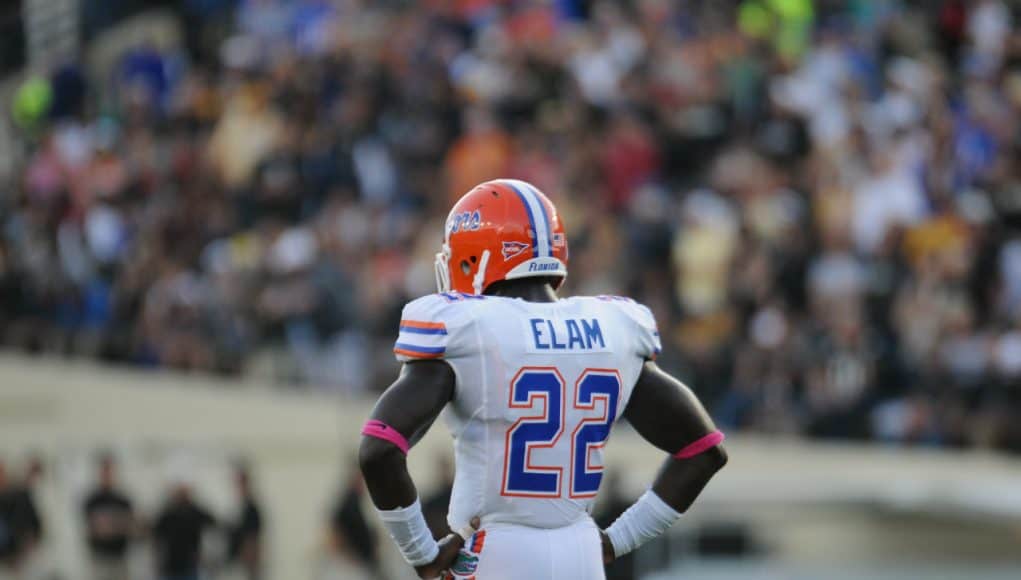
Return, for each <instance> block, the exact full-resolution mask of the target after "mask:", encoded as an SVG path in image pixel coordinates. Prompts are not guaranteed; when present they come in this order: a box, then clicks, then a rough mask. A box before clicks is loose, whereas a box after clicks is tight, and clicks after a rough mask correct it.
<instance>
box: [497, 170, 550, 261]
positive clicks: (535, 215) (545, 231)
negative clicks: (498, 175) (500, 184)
mask: <svg viewBox="0 0 1021 580" xmlns="http://www.w3.org/2000/svg"><path fill="white" fill-rule="evenodd" d="M506 181H507V184H508V185H510V187H511V189H513V190H514V193H516V194H518V197H520V198H521V202H522V203H523V204H525V211H526V212H527V213H528V224H529V225H530V226H532V231H533V232H534V233H535V237H534V238H533V239H532V257H535V258H538V257H548V256H552V255H553V253H552V252H551V248H550V245H551V244H550V235H549V226H548V225H547V221H546V210H545V208H544V207H543V206H542V202H541V201H539V198H538V196H536V195H535V194H534V193H533V192H532V191H531V190H530V189H529V188H528V186H527V185H526V184H525V183H524V182H522V181H518V180H516V179H508V180H506Z"/></svg>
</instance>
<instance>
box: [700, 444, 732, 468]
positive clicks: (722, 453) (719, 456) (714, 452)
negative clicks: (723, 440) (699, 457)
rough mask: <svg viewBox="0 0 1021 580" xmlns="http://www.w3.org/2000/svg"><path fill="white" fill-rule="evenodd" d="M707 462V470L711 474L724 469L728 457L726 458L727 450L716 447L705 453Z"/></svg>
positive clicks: (720, 446) (721, 446) (719, 446)
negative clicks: (710, 471)
mask: <svg viewBox="0 0 1021 580" xmlns="http://www.w3.org/2000/svg"><path fill="white" fill-rule="evenodd" d="M705 455H706V460H707V468H708V469H710V470H712V472H713V473H716V472H717V471H719V470H721V469H723V468H724V466H726V465H727V461H728V460H729V457H728V456H727V450H726V449H724V447H723V445H717V446H716V447H713V448H712V449H709V450H707V451H706V452H705Z"/></svg>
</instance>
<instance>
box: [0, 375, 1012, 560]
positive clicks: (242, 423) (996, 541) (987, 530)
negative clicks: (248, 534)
mask: <svg viewBox="0 0 1021 580" xmlns="http://www.w3.org/2000/svg"><path fill="white" fill-rule="evenodd" d="M370 406H371V401H368V400H344V399H341V398H339V397H335V396H329V395H326V394H323V393H321V392H309V391H287V390H281V389H276V388H270V387H262V386H258V385H249V384H244V385H241V384H239V383H236V382H231V381H224V380H219V379H216V378H211V377H197V376H193V375H180V374H173V373H167V372H160V373H147V372H144V371H137V370H124V369H114V368H109V367H102V366H97V365H94V364H92V363H83V362H68V361H65V360H59V359H43V358H26V357H21V356H13V355H0V457H2V458H3V459H4V460H5V461H6V462H7V463H8V466H9V467H10V466H11V465H13V464H16V463H17V462H18V461H20V460H21V459H22V458H23V457H25V456H26V455H27V454H29V453H39V454H41V455H42V456H43V457H44V458H45V460H46V462H47V466H48V472H47V474H46V477H45V479H44V484H43V487H42V489H41V490H40V496H41V497H40V503H41V505H42V509H43V513H44V516H45V517H46V518H47V533H48V542H49V546H48V550H49V552H50V553H52V554H53V556H54V559H55V560H56V561H57V562H59V565H60V566H61V568H62V569H64V570H75V569H78V565H79V563H80V562H81V559H82V558H83V556H84V551H83V549H82V548H83V546H82V540H81V537H82V536H81V522H80V517H79V515H78V514H79V512H78V505H79V502H80V501H81V497H82V494H83V493H84V492H85V490H86V489H87V487H88V485H90V483H91V478H92V466H91V458H92V457H93V456H94V454H95V452H96V451H98V450H102V449H110V450H113V451H115V452H116V453H117V454H118V456H120V457H121V458H122V464H123V470H122V471H123V480H124V484H125V487H126V488H128V489H129V490H130V492H131V493H132V494H134V496H135V497H136V498H137V503H138V505H139V507H140V509H141V511H142V512H143V513H152V511H154V510H155V509H156V508H157V507H158V505H159V503H160V501H161V499H162V497H163V494H164V493H165V491H166V489H167V486H168V485H169V483H170V482H171V481H174V480H181V479H183V480H186V481H189V482H190V483H192V484H193V485H194V486H195V488H196V490H197V493H198V495H199V497H200V498H202V499H203V500H204V501H206V502H207V503H208V504H209V505H210V506H212V507H213V509H214V511H217V513H223V514H226V513H229V512H230V510H231V509H232V503H231V502H232V498H231V490H230V479H229V464H230V461H231V460H232V459H233V458H236V457H244V458H245V459H246V460H248V461H249V462H250V463H251V464H252V466H253V467H254V470H255V474H256V482H257V489H258V492H259V495H260V497H261V498H262V501H263V503H264V505H265V509H266V511H267V512H268V514H269V521H270V525H269V529H268V536H267V541H268V548H269V558H268V561H269V565H270V567H271V573H270V575H269V577H271V578H311V577H313V575H314V572H313V570H312V567H313V566H314V563H313V562H314V561H315V559H316V554H317V550H318V549H319V546H320V545H321V543H322V534H323V529H324V526H325V523H326V519H327V516H328V511H329V509H330V507H331V505H332V503H333V501H334V500H335V495H336V491H337V488H338V485H339V484H340V483H341V482H343V481H344V479H345V477H346V475H347V473H349V470H350V468H351V467H352V463H351V461H352V458H353V454H354V452H355V446H356V442H357V441H358V430H359V427H360V425H361V424H362V422H363V420H364V417H365V416H366V414H367V413H368V411H369V409H370ZM447 441H448V436H447V435H446V433H445V429H443V428H442V427H441V426H440V427H438V428H435V429H434V430H433V432H432V433H430V435H429V436H428V437H427V438H426V439H425V440H424V441H423V443H422V445H421V447H420V448H416V451H415V452H414V453H413V454H412V455H411V460H410V464H411V468H412V471H413V473H414V474H415V476H416V478H417V479H418V481H419V482H421V484H422V486H423V487H426V486H428V485H431V484H432V482H433V481H434V479H435V477H436V474H435V473H434V470H435V465H436V463H437V457H438V456H440V455H442V454H446V453H448V451H447V449H448V445H447ZM728 451H729V453H730V457H731V461H730V464H729V465H728V468H727V469H726V470H724V471H723V472H722V474H721V475H720V477H719V478H718V480H714V481H713V482H712V483H711V484H710V486H709V488H708V489H707V492H706V495H705V498H704V500H705V501H700V502H699V503H698V504H697V505H696V507H695V508H694V509H693V511H692V513H691V514H689V515H688V516H687V517H686V518H685V520H684V522H685V523H684V525H687V526H692V525H695V524H696V523H698V522H706V521H709V522H712V521H724V522H734V521H740V522H741V523H742V524H746V525H749V526H751V527H752V528H754V527H756V526H758V527H760V528H763V529H765V528H767V527H768V528H769V530H770V531H769V542H768V543H769V545H768V546H766V548H768V550H769V552H770V553H771V555H772V556H773V557H779V558H781V559H785V560H788V561H797V562H812V561H822V560H829V559H832V558H843V559H845V560H846V561H848V562H851V561H856V560H859V559H870V558H879V559H888V558H891V557H896V556H897V555H898V554H899V555H901V556H906V557H925V558H930V557H932V558H939V557H940V555H942V556H944V557H946V558H949V559H961V558H963V559H966V560H967V559H972V558H973V559H975V560H976V561H984V562H994V563H995V562H1001V563H1003V564H1005V565H1019V566H1021V561H1019V559H1018V558H1019V556H1018V555H1017V554H1019V553H1021V549H1019V542H1021V540H1019V538H1021V534H1019V533H1018V532H1019V530H1021V461H1019V460H1017V459H1013V458H1009V457H1006V456H1001V455H994V454H985V453H975V452H967V453H965V452H947V451H930V450H914V449H913V450H906V449H894V448H882V447H876V446H859V445H847V444H839V445H835V444H818V443H807V442H804V441H797V440H788V439H766V438H758V437H755V438H750V437H742V436H732V437H730V438H729V440H728ZM661 457H662V456H661V454H660V453H659V452H657V451H656V450H655V449H652V448H651V447H650V446H648V445H646V444H644V443H643V442H642V441H641V440H640V439H638V438H637V437H636V436H635V435H634V433H633V432H631V430H630V429H629V428H627V427H626V426H621V427H618V429H617V431H616V432H615V436H614V438H613V439H612V440H611V443H610V445H609V446H608V458H609V462H608V463H609V469H611V470H614V471H616V472H617V473H619V474H620V475H621V476H622V478H623V484H624V487H625V489H626V490H627V492H628V493H629V494H634V495H637V494H638V493H640V492H641V491H642V489H643V487H644V486H645V485H647V483H648V482H649V481H651V478H652V476H653V473H654V471H655V469H656V467H657V466H658V464H659V461H660V459H661ZM919 518H922V520H921V521H923V522H927V523H925V524H924V525H923V526H921V527H920V526H919V525H917V524H918V521H919ZM905 519H908V520H912V521H914V522H915V523H914V524H912V525H910V526H905V525H903V520H905ZM909 528H910V529H912V530H917V529H925V530H931V531H932V533H931V534H929V535H927V536H923V537H912V536H915V535H916V533H917V532H912V533H910V534H909V533H904V531H905V530H907V529H909ZM953 530H960V532H954V531H953ZM834 542H839V543H840V545H841V549H840V552H839V554H835V553H833V551H832V550H831V549H829V548H830V547H832V546H833V545H834ZM383 545H384V546H386V549H389V544H388V543H386V542H384V543H383Z"/></svg>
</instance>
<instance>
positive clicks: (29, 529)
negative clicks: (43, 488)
mask: <svg viewBox="0 0 1021 580" xmlns="http://www.w3.org/2000/svg"><path fill="white" fill-rule="evenodd" d="M0 470H2V468H0ZM42 476H43V463H42V459H41V458H40V457H39V456H37V455H33V456H31V457H30V458H29V460H28V462H27V464H26V466H25V472H24V475H23V476H22V478H21V479H20V481H18V480H13V481H7V483H6V490H3V488H4V484H3V483H2V482H0V513H4V512H6V513H7V514H8V515H7V517H6V518H4V517H3V516H0V519H6V520H7V522H8V523H7V527H8V534H9V535H10V539H9V540H8V542H9V545H10V546H12V547H13V552H12V554H11V555H10V558H11V559H10V560H9V565H10V566H12V567H13V568H14V569H15V570H20V571H21V572H22V573H23V574H24V575H25V576H26V577H28V578H38V577H39V575H40V573H41V570H42V569H43V568H45V567H46V566H47V565H48V563H47V562H45V561H43V560H44V559H45V556H44V555H43V554H42V553H41V551H40V543H41V541H42V539H43V522H42V517H41V515H40V513H39V508H38V506H37V505H36V499H35V494H36V493H37V486H38V484H39V482H40V480H41V479H42ZM3 479H5V477H4V476H2V475H0V480H3ZM2 506H6V507H2ZM8 549H10V548H8Z"/></svg>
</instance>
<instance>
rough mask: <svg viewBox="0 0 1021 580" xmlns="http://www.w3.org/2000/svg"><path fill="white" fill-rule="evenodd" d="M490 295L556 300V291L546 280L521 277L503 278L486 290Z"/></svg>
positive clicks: (542, 300) (534, 300)
mask: <svg viewBox="0 0 1021 580" xmlns="http://www.w3.org/2000/svg"><path fill="white" fill-rule="evenodd" d="M486 294H489V295H491V296H504V297H506V298H521V299H522V300H526V301H528V302H556V301H557V293H556V290H554V289H553V287H552V286H550V285H549V284H548V283H546V282H540V281H538V280H534V279H528V278H522V279H520V280H503V281H501V282H498V283H496V284H493V285H492V286H490V287H489V288H488V289H487V290H486Z"/></svg>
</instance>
